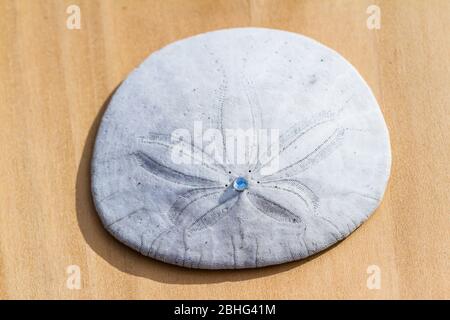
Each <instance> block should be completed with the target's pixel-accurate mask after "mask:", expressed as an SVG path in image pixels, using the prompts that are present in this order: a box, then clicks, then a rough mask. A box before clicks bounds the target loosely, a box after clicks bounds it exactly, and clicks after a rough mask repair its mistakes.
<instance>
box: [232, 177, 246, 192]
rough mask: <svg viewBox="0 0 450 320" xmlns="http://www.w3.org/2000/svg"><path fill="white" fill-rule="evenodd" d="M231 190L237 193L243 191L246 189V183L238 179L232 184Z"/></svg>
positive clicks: (241, 178)
mask: <svg viewBox="0 0 450 320" xmlns="http://www.w3.org/2000/svg"><path fill="white" fill-rule="evenodd" d="M233 188H234V189H235V190H237V191H244V189H247V188H248V182H247V180H246V179H245V178H243V177H238V178H236V180H234V182H233Z"/></svg>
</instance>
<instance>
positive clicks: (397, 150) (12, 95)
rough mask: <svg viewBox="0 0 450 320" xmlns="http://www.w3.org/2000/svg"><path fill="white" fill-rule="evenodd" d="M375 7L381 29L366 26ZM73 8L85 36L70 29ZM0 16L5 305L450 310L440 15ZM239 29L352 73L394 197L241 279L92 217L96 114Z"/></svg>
mask: <svg viewBox="0 0 450 320" xmlns="http://www.w3.org/2000/svg"><path fill="white" fill-rule="evenodd" d="M373 2H375V3H376V5H378V7H379V8H380V10H381V25H380V27H381V28H380V29H369V28H368V27H367V19H368V18H370V17H372V18H373V17H374V16H373V12H375V11H372V10H373V9H374V8H373V7H371V8H369V11H368V12H369V13H367V11H366V10H367V8H368V7H369V6H370V5H371V4H372V3H373ZM71 4H76V5H78V6H79V8H80V10H81V25H80V26H81V29H79V30H78V29H73V30H72V29H68V28H67V25H66V23H67V19H68V17H69V16H71V14H72V13H69V14H68V13H66V9H67V7H68V6H69V5H71ZM375 10H376V8H375ZM70 12H71V11H70ZM0 16H1V19H0V121H1V122H0V123H1V126H0V147H1V152H0V178H1V183H0V194H1V197H0V219H1V220H0V297H2V298H70V299H72V298H74V299H77V298H127V299H134V298H151V299H155V298H170V299H175V298H180V299H183V298H274V299H276V298H338V299H340V298H363V299H373V298H388V299H390V298H447V299H449V298H450V199H449V185H450V183H449V182H450V177H449V175H450V172H449V162H450V129H449V122H450V116H449V113H450V112H449V109H450V90H449V89H450V18H449V16H450V1H446V0H442V1H400V0H397V1H393V0H386V1H381V0H378V1H361V0H354V1H317V0H311V1H299V0H291V1H287V0H286V1H283V0H274V1H269V0H268V1H264V0H250V1H244V0H243V1H234V0H223V1H215V0H210V1H206V0H198V1H195V0H191V1H188V0H177V1H175V0H167V1H166V0H164V1H163V0H161V1H134V0H130V1H124V0H123V1H122V0H104V1H94V0H70V1H65V0H34V1H30V0H18V1H9V0H0ZM371 21H372V20H371ZM72 22H73V21H72ZM238 26H261V27H270V28H278V29H284V30H289V31H294V32H298V33H302V34H304V35H307V36H310V37H312V38H315V39H317V40H318V41H320V42H322V43H324V44H325V45H327V46H329V47H331V48H334V49H335V50H337V51H338V52H340V53H341V54H342V55H343V56H344V57H346V58H347V59H348V60H349V61H350V62H351V63H352V64H353V65H354V66H355V67H356V68H357V69H358V70H359V71H360V72H361V74H362V75H363V77H364V78H365V79H366V80H367V82H368V83H369V85H370V86H371V87H372V89H373V91H374V93H375V95H376V97H377V99H378V101H379V103H380V105H381V108H382V111H383V113H384V116H385V118H386V122H387V124H388V127H389V129H390V134H391V144H392V153H393V165H392V175H391V179H390V183H389V186H388V190H387V192H386V195H385V198H384V200H383V203H382V205H381V207H380V208H379V209H378V210H377V211H376V212H375V214H374V215H373V216H372V217H371V218H370V219H369V220H368V221H367V222H366V223H365V224H364V225H363V226H361V227H360V228H359V229H358V230H357V231H355V232H354V233H353V234H352V235H351V236H350V237H349V238H347V239H346V240H344V241H343V242H341V243H339V244H338V245H336V246H334V247H333V248H331V249H330V250H327V251H326V252H324V253H322V254H319V255H317V256H315V257H313V258H310V259H308V260H306V261H302V262H295V263H289V264H284V265H280V266H275V267H268V268H263V269H257V270H244V271H199V270H188V269H182V268H179V267H174V266H170V265H166V264H164V263H160V262H157V261H153V260H152V259H149V258H146V257H143V256H141V255H139V254H138V253H135V252H134V251H132V250H131V249H128V248H127V247H125V246H124V245H122V244H120V243H119V242H117V241H116V240H114V239H113V238H112V237H111V236H110V235H109V234H108V233H107V232H106V231H105V230H104V229H103V228H102V226H101V224H100V221H99V219H98V218H97V216H96V213H95V211H94V207H93V204H92V200H91V195H90V189H89V162H90V158H91V150H92V145H93V139H94V137H95V134H96V129H97V126H98V123H99V120H100V117H101V115H102V111H103V110H104V103H105V101H106V100H107V99H108V96H109V95H110V94H111V93H112V92H113V90H114V89H115V88H116V87H117V86H118V85H119V83H120V82H121V81H122V80H123V79H124V78H125V77H126V75H127V74H128V73H129V72H130V71H131V70H132V69H133V68H134V67H135V66H137V65H138V64H139V63H140V62H141V61H142V60H143V59H144V58H145V57H146V56H147V55H149V54H150V53H152V52H154V51H155V50H157V49H159V48H161V47H163V46H164V45H167V44H169V43H170V42H172V41H174V40H177V39H182V38H184V37H187V36H190V35H194V34H198V33H202V32H205V31H210V30H215V29H221V28H229V27H238ZM70 266H75V267H70ZM371 266H372V267H371ZM373 266H374V267H373ZM78 267H79V271H80V277H81V278H80V281H81V282H80V286H79V288H80V289H77V288H78V286H77V282H76V279H77V278H76V276H77V275H78V273H77V271H78ZM378 271H379V273H378ZM368 272H369V274H368ZM378 276H380V277H381V278H378ZM374 277H376V278H374ZM368 278H369V287H370V288H372V289H369V287H368V286H367V281H368ZM374 279H375V280H376V279H381V282H380V287H379V289H377V285H376V281H375V282H373V281H372V280H374ZM370 284H372V285H370ZM374 284H375V287H374Z"/></svg>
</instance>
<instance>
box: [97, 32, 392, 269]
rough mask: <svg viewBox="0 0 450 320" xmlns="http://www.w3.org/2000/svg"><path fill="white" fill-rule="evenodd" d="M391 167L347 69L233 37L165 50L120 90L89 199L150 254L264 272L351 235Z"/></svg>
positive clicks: (368, 102) (363, 89) (209, 36)
mask: <svg viewBox="0 0 450 320" xmlns="http://www.w3.org/2000/svg"><path fill="white" fill-rule="evenodd" d="M239 139H240V140H239ZM390 164H391V154H390V145H389V136H388V131H387V128H386V124H385V122H384V119H383V116H382V113H381V111H380V108H379V106H378V104H377V102H376V100H375V98H374V96H373V94H372V92H371V90H370V89H369V87H368V86H367V84H366V83H365V82H364V80H363V79H362V78H361V76H360V75H359V74H358V72H357V71H356V70H355V69H354V68H353V67H352V66H351V65H350V64H349V63H348V62H347V61H346V60H345V59H343V58H342V57H341V56H340V55H338V54H337V53H336V52H334V51H333V50H331V49H329V48H327V47H325V46H323V45H321V44H319V43H317V42H316V41H314V40H311V39H309V38H307V37H304V36H301V35H298V34H294V33H290V32H284V31H279V30H270V29H259V28H240V29H228V30H220V31H215V32H209V33H206V34H201V35H198V36H195V37H191V38H188V39H184V40H181V41H177V42H175V43H173V44H170V45H168V46H167V47H165V48H163V49H161V50H159V51H157V52H155V53H153V54H151V55H150V56H149V57H148V58H147V59H146V60H145V61H144V62H143V63H142V64H141V65H140V66H139V67H138V68H137V69H136V70H134V71H133V72H132V73H131V74H130V75H129V76H128V78H127V79H126V80H125V81H124V82H123V83H122V85H121V86H120V87H119V88H118V90H117V91H116V93H115V94H114V96H113V98H112V99H111V102H110V104H109V106H108V108H107V110H106V112H105V114H104V116H103V119H102V122H101V125H100V128H99V131H98V134H97V139H96V143H95V150H94V156H93V160H92V192H93V196H94V201H95V205H96V208H97V211H98V213H99V215H100V217H101V220H102V222H103V224H104V225H105V227H106V228H107V229H108V230H109V232H111V233H112V234H113V235H114V236H115V237H116V238H117V239H118V240H120V241H122V242H123V243H125V244H127V245H128V246H130V247H132V248H134V249H135V250H138V251H139V252H141V253H142V254H144V255H147V256H149V257H152V258H155V259H158V260H162V261H165V262H168V263H172V264H177V265H181V266H185V267H192V268H209V269H232V268H251V267H262V266H267V265H272V264H278V263H283V262H287V261H293V260H298V259H302V258H305V257H307V256H310V255H312V254H314V253H316V252H318V251H320V250H323V249H325V248H327V247H329V246H330V245H332V244H334V243H336V242H338V241H339V240H341V239H343V238H345V237H346V236H348V235H349V234H350V233H351V232H352V231H353V230H355V229H356V228H357V227H358V226H359V225H360V224H361V223H362V222H363V221H365V220H366V219H367V218H368V217H369V215H370V214H371V213H372V212H373V211H374V210H375V209H376V208H377V206H378V205H379V203H380V201H381V198H382V196H383V193H384V190H385V188H386V184H387V181H388V178H389V172H390Z"/></svg>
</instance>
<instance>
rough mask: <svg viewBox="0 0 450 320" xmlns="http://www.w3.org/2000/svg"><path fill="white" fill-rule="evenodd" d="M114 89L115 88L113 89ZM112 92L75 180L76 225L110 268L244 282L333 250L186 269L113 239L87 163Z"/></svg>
mask: <svg viewBox="0 0 450 320" xmlns="http://www.w3.org/2000/svg"><path fill="white" fill-rule="evenodd" d="M116 89H117V88H116ZM116 89H115V90H114V91H113V93H112V94H111V95H110V96H109V97H108V99H107V100H106V101H105V103H104V104H103V105H102V107H101V109H100V111H99V113H98V115H97V116H96V118H95V120H94V123H93V124H92V126H91V128H90V130H89V133H88V136H87V139H86V142H85V146H84V149H83V153H82V157H81V160H80V164H79V166H78V172H77V179H76V210H77V220H78V225H79V227H80V229H81V232H82V235H83V237H84V239H85V240H86V242H87V243H88V245H89V246H90V247H91V248H92V249H93V250H94V251H95V252H96V253H97V254H98V255H99V256H101V257H102V258H103V259H105V260H106V261H107V262H108V263H109V264H110V265H112V266H114V267H115V268H117V269H119V270H121V271H123V272H126V273H129V274H132V275H135V276H139V277H145V278H148V279H152V280H154V281H158V282H163V283H177V284H203V283H219V282H230V281H243V280H248V279H254V278H261V277H266V276H270V275H272V274H277V273H281V272H285V271H288V270H290V269H292V268H295V267H299V266H301V265H302V264H304V263H307V262H308V261H310V260H312V259H315V258H317V257H318V256H320V255H321V254H323V253H326V252H327V251H328V250H330V249H331V248H333V247H334V246H336V244H335V245H333V246H331V247H330V248H329V249H327V250H324V251H322V252H320V253H318V254H316V255H314V256H311V257H308V258H306V259H304V260H301V261H296V262H290V263H285V264H281V265H274V266H268V267H264V268H257V269H239V270H204V269H188V268H183V267H179V266H175V265H170V264H167V263H163V262H160V261H157V260H155V259H152V258H149V257H146V256H143V255H141V254H140V253H138V252H136V251H134V250H133V249H131V248H129V247H127V246H126V245H124V244H122V243H121V242H119V241H118V240H116V239H115V238H114V237H113V236H112V235H111V234H110V233H109V232H108V231H107V230H106V229H105V228H104V227H103V225H102V223H101V221H100V218H99V217H98V215H97V212H96V210H95V206H94V203H93V199H92V193H91V184H90V164H91V158H92V152H93V147H94V143H95V137H96V134H97V130H98V127H99V125H100V121H101V118H102V116H103V113H104V111H105V110H106V108H107V106H108V104H109V101H110V99H111V97H112V95H113V94H114V93H115V91H116Z"/></svg>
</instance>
